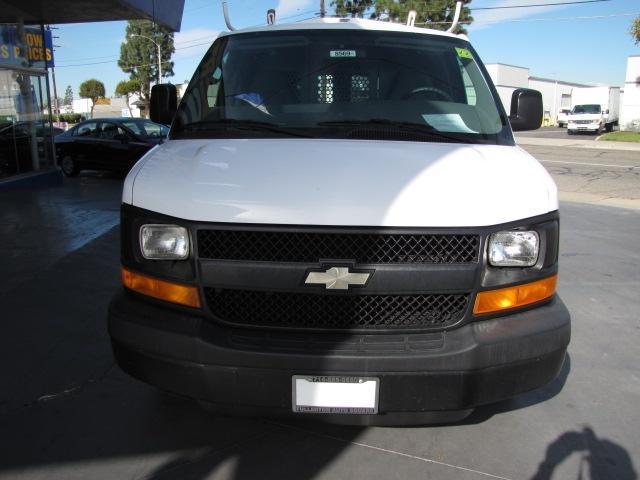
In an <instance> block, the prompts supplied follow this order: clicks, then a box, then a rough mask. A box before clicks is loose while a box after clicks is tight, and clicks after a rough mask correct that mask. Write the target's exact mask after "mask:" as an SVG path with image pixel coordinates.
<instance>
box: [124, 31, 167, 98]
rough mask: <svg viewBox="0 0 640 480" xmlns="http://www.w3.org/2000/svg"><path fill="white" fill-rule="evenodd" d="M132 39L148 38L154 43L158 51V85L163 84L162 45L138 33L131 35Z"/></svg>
mask: <svg viewBox="0 0 640 480" xmlns="http://www.w3.org/2000/svg"><path fill="white" fill-rule="evenodd" d="M131 36H132V37H140V38H146V39H147V40H149V41H150V42H151V43H153V44H154V45H155V46H156V48H157V49H158V85H160V84H161V83H162V50H161V49H160V45H159V44H158V43H157V42H156V41H155V40H154V39H153V38H151V37H147V36H146V35H140V34H138V33H133V34H131Z"/></svg>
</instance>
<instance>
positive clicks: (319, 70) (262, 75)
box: [171, 30, 513, 144]
mask: <svg viewBox="0 0 640 480" xmlns="http://www.w3.org/2000/svg"><path fill="white" fill-rule="evenodd" d="M498 105H499V103H498V102H496V96H494V93H493V92H492V89H491V88H490V87H489V85H488V84H487V81H486V79H485V74H484V73H483V69H482V67H481V66H480V65H479V63H478V62H477V61H476V59H475V54H474V52H473V51H472V50H471V48H470V46H469V44H468V43H467V42H465V41H463V40H461V39H453V38H448V37H439V36H435V35H423V34H407V33H402V34H398V33H390V32H375V31H362V30H358V31H354V30H312V31H302V32H301V31H289V32H269V33H247V34H240V35H231V36H228V37H223V38H221V39H219V40H217V41H216V42H215V43H214V45H213V46H212V47H211V49H210V50H209V52H208V53H207V55H206V56H205V58H204V59H203V61H202V63H201V64H200V66H199V67H198V70H197V71H196V73H195V75H194V77H193V79H192V80H191V83H190V84H189V87H188V88H187V91H186V92H185V95H184V97H183V99H182V102H181V103H180V107H179V109H178V114H177V116H176V121H175V122H174V124H173V130H172V133H171V136H172V138H255V137H287V136H305V137H314V138H354V139H361V138H362V139H389V140H418V141H421V140H423V141H444V142H450V141H451V142H470V143H494V144H495V143H500V144H513V138H512V136H511V132H510V129H509V127H508V122H507V119H506V117H505V115H504V112H503V111H502V108H501V106H498Z"/></svg>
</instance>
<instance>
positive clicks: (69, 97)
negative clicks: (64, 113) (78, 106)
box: [62, 85, 73, 105]
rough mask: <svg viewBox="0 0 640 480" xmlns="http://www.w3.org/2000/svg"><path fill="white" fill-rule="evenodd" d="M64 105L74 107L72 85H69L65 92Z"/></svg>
mask: <svg viewBox="0 0 640 480" xmlns="http://www.w3.org/2000/svg"><path fill="white" fill-rule="evenodd" d="M62 105H73V90H72V89H71V85H67V89H66V90H65V91H64V99H63V100H62Z"/></svg>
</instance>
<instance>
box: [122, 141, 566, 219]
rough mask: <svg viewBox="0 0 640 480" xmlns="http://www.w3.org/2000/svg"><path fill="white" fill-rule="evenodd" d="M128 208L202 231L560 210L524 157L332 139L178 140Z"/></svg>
mask: <svg viewBox="0 0 640 480" xmlns="http://www.w3.org/2000/svg"><path fill="white" fill-rule="evenodd" d="M123 201H124V202H125V203H129V204H132V205H134V206H136V207H140V208H144V209H147V210H151V211H154V212H158V213H162V214H165V215H170V216H173V217H177V218H182V219H187V220H195V221H203V222H232V223H262V224H289V225H343V226H345V225H350V226H353V225H357V226H396V227H456V226H485V225H495V224H500V223H504V222H509V221H514V220H520V219H524V218H528V217H533V216H536V215H541V214H544V213H548V212H550V211H554V210H557V208H558V197H557V189H556V186H555V184H554V182H553V180H552V179H551V177H550V176H549V174H548V173H547V171H546V170H545V169H544V168H543V167H542V166H541V165H540V164H539V163H538V162H537V161H536V160H535V159H534V158H533V157H531V156H530V155H529V154H528V153H526V152H525V151H524V150H522V149H520V148H519V147H509V146H495V145H467V144H464V145H463V144H449V143H419V142H390V141H365V140H325V139H312V140H311V139H240V140H238V139H215V140H211V139H208V140H171V141H167V142H165V143H164V144H163V145H160V146H158V147H156V148H154V149H153V150H151V151H150V152H149V153H147V155H145V157H143V159H141V160H140V162H138V164H136V166H135V167H134V168H133V169H132V170H131V172H130V173H129V175H128V177H127V179H126V180H125V185H124V193H123Z"/></svg>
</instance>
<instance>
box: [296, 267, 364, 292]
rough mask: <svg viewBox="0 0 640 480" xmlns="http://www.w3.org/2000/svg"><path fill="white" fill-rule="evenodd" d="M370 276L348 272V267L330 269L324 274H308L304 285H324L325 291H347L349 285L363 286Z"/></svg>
mask: <svg viewBox="0 0 640 480" xmlns="http://www.w3.org/2000/svg"><path fill="white" fill-rule="evenodd" d="M370 276H371V274H370V273H353V272H350V271H349V268H348V267H331V268H328V269H327V270H325V271H324V272H309V274H308V275H307V278H306V280H305V281H304V283H305V284H307V285H324V286H325V288H326V289H327V290H348V289H349V287H350V286H351V285H354V286H360V287H361V286H363V285H365V284H366V283H367V280H369V277H370Z"/></svg>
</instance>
